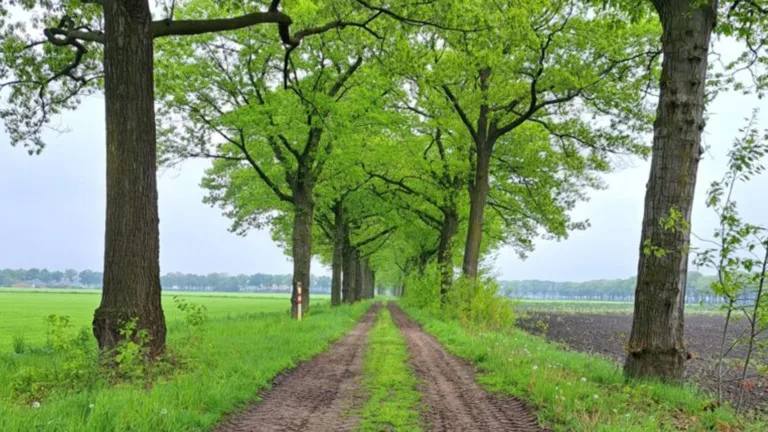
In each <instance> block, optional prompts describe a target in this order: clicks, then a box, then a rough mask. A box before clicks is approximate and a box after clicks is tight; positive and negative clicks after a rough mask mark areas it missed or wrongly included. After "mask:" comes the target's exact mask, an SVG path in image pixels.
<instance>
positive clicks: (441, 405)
mask: <svg viewBox="0 0 768 432" xmlns="http://www.w3.org/2000/svg"><path fill="white" fill-rule="evenodd" d="M379 306H380V305H379V304H377V305H376V306H374V307H372V308H371V310H370V311H368V313H366V315H365V316H364V317H363V319H362V320H361V321H360V322H359V323H358V324H357V325H356V326H355V328H354V329H353V330H352V331H351V332H350V333H348V334H347V335H346V336H344V337H343V338H342V339H340V340H339V341H337V342H335V343H334V344H333V345H331V347H330V349H329V350H328V351H326V352H325V353H322V354H320V355H318V356H317V357H315V358H314V359H312V360H311V361H309V362H306V363H303V364H301V365H299V366H298V367H296V369H295V370H293V371H291V372H288V373H286V374H284V375H281V376H280V377H278V378H277V379H276V380H275V382H274V383H273V388H272V390H271V391H269V392H266V393H264V395H263V400H262V401H261V402H259V403H256V404H253V405H251V406H250V407H249V408H248V409H246V410H245V411H243V412H240V413H238V414H235V415H233V416H231V417H230V418H228V419H227V420H225V421H224V422H223V423H221V424H220V425H219V427H218V428H217V431H218V432H235V431H237V432H256V431H264V432H345V431H355V430H357V429H358V428H359V419H358V418H357V417H356V415H355V412H356V411H357V410H359V409H360V408H361V407H362V406H363V405H364V404H365V403H366V401H367V396H366V394H365V391H364V390H363V388H362V375H363V370H362V369H363V358H364V355H365V349H366V346H367V344H368V332H369V330H370V329H371V327H372V325H373V322H374V320H375V316H376V312H377V311H378V309H379ZM389 308H390V311H391V312H392V317H393V319H394V321H395V323H396V324H397V326H398V328H400V330H401V331H402V332H403V335H404V336H405V338H406V341H407V342H408V353H409V356H410V359H409V364H410V366H411V367H412V369H413V371H414V374H415V375H416V376H417V377H418V379H419V380H420V385H419V387H418V390H419V391H420V392H421V394H422V400H421V403H422V406H423V411H422V413H421V414H422V423H423V425H424V429H425V430H427V431H435V432H443V431H457V432H458V431H461V432H464V431H472V432H496V431H504V432H528V431H537V432H538V431H541V429H540V428H539V426H538V423H537V421H536V418H535V416H533V414H532V413H531V412H530V410H528V409H527V408H526V407H525V406H524V405H523V404H522V403H521V402H519V401H517V400H515V399H512V398H500V397H497V396H494V395H492V394H490V393H489V392H487V391H485V390H483V389H482V387H480V385H479V384H477V382H476V381H475V371H474V368H473V367H472V365H471V364H469V363H468V362H466V361H463V360H460V359H458V358H456V357H454V356H453V355H451V354H450V353H448V352H447V351H446V350H445V348H443V346H442V345H440V343H439V342H437V340H435V339H434V338H433V337H432V336H430V335H428V334H426V333H424V332H423V331H422V330H421V329H420V328H419V326H418V325H417V324H416V323H415V322H413V321H412V320H411V319H410V318H408V316H406V315H405V313H404V312H403V311H402V310H400V309H399V308H398V307H397V306H396V305H394V304H393V303H390V304H389Z"/></svg>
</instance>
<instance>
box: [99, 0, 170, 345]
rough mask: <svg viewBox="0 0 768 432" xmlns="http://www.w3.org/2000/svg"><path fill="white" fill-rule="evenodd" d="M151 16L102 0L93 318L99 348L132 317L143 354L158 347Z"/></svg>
mask: <svg viewBox="0 0 768 432" xmlns="http://www.w3.org/2000/svg"><path fill="white" fill-rule="evenodd" d="M150 24H151V16H150V12H149V4H148V2H147V0H123V1H109V2H104V25H105V45H104V88H105V90H104V94H105V104H106V126H107V211H106V229H105V239H104V240H105V243H104V246H105V248H104V283H103V290H102V296H101V304H100V305H99V308H98V309H96V312H95V314H94V317H93V334H94V336H96V340H97V341H98V344H99V348H100V349H101V350H102V351H109V350H111V349H113V348H115V347H116V346H117V344H118V343H119V342H120V341H121V335H120V329H121V327H123V326H124V325H125V323H126V321H129V320H132V319H137V320H138V322H137V324H138V329H145V330H147V332H148V335H149V337H150V342H149V348H150V354H151V355H153V356H157V355H159V354H161V353H162V352H163V350H164V348H165V334H166V327H165V317H164V316H163V307H162V304H161V300H160V298H161V296H160V293H161V288H160V259H159V250H160V234H159V227H158V225H159V217H158V213H157V179H156V173H157V160H156V158H157V156H156V145H157V143H156V132H155V105H154V86H153V65H152V61H153V46H152V36H151V30H150Z"/></svg>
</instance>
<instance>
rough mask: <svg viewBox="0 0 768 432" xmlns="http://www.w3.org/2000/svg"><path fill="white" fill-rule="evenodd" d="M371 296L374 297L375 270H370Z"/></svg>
mask: <svg viewBox="0 0 768 432" xmlns="http://www.w3.org/2000/svg"><path fill="white" fill-rule="evenodd" d="M371 298H372V299H373V298H376V272H375V271H373V270H371Z"/></svg>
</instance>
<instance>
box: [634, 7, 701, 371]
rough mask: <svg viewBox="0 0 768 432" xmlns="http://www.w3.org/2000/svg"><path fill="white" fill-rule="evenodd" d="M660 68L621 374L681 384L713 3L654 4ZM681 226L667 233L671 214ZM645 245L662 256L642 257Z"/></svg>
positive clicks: (645, 254) (645, 255) (677, 225)
mask: <svg viewBox="0 0 768 432" xmlns="http://www.w3.org/2000/svg"><path fill="white" fill-rule="evenodd" d="M654 5H655V6H656V9H657V11H658V13H659V16H660V18H661V22H662V27H663V36H662V50H663V59H664V60H663V63H662V75H661V85H660V90H661V92H660V98H659V105H658V108H657V112H656V121H655V123H654V137H653V155H652V158H651V172H650V178H649V180H648V185H647V189H646V195H645V215H644V217H643V230H642V236H641V242H640V260H639V264H638V277H637V288H636V290H635V311H634V319H633V322H632V334H631V336H630V341H629V353H628V356H627V361H626V364H625V365H624V373H625V375H626V376H627V377H628V378H645V377H649V378H658V379H661V380H665V381H680V380H682V378H683V372H684V368H685V359H686V351H685V346H684V343H683V329H684V316H683V313H684V308H685V286H686V277H687V273H688V245H689V240H690V220H691V209H692V203H693V196H694V187H695V184H696V173H697V169H698V164H699V158H700V156H701V152H702V149H701V132H702V130H703V129H704V90H705V89H704V87H705V81H706V72H707V56H708V50H709V42H710V37H711V34H712V30H713V28H714V25H715V19H716V14H715V10H716V4H715V3H714V2H712V1H710V2H709V3H702V2H698V1H695V0H668V1H666V2H665V1H662V0H656V1H654ZM673 210H674V211H677V212H679V213H680V214H681V215H682V221H681V222H682V223H681V224H676V226H675V228H674V229H665V228H664V227H662V226H661V225H660V222H661V221H662V220H663V219H664V218H667V217H668V216H669V215H670V212H671V211H673ZM647 246H651V247H652V248H654V249H656V248H659V249H658V250H662V251H663V254H661V255H659V254H656V253H645V251H646V249H647Z"/></svg>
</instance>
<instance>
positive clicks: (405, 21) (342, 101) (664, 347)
mask: <svg viewBox="0 0 768 432" xmlns="http://www.w3.org/2000/svg"><path fill="white" fill-rule="evenodd" d="M159 3H160V4H159V5H158V7H157V8H156V9H152V8H151V7H150V4H149V1H148V0H70V1H67V0H38V1H34V0H10V1H9V2H4V3H3V4H2V5H0V34H2V42H0V91H1V92H2V94H3V96H4V97H5V102H4V104H3V105H2V107H0V117H2V118H3V120H4V121H5V125H6V129H7V130H8V132H9V135H10V137H11V140H12V143H13V144H21V145H24V146H26V148H27V149H28V150H29V151H30V152H32V153H35V152H39V151H40V150H41V149H42V147H43V144H44V143H43V141H42V132H43V131H44V129H45V128H46V127H49V124H50V121H51V120H52V118H53V117H54V116H55V115H56V114H58V113H60V112H61V111H63V110H69V109H75V108H76V107H77V105H78V103H79V101H80V100H81V99H82V98H83V97H86V96H88V95H92V94H96V93H100V92H103V94H104V96H105V99H104V100H105V109H106V127H107V142H106V146H107V209H106V229H105V233H106V237H105V255H104V272H103V294H102V302H101V305H100V307H99V309H98V310H97V311H96V313H95V316H94V321H93V328H94V335H95V336H96V338H97V340H98V342H99V346H100V347H101V348H102V349H103V350H105V351H109V350H110V349H112V348H114V347H115V345H116V344H118V343H119V342H120V338H121V334H120V331H119V329H120V326H121V325H122V323H124V322H125V321H126V320H127V319H130V318H138V323H139V327H140V328H142V329H146V330H147V331H148V333H149V335H150V337H151V338H150V341H151V342H150V344H151V348H152V353H153V354H154V355H158V354H160V353H162V351H163V349H164V346H165V332H166V330H165V328H166V327H165V320H164V316H163V311H162V306H161V304H160V292H161V279H160V270H159V256H158V250H159V235H158V213H157V199H158V197H157V184H156V172H157V166H158V164H173V163H179V162H182V161H184V160H186V159H190V158H206V159H210V160H212V165H211V168H210V169H209V170H208V171H207V172H206V174H205V178H204V179H203V181H202V187H203V188H204V189H205V190H206V191H207V197H206V202H207V203H209V204H211V205H215V206H218V207H220V208H221V209H222V212H223V213H224V214H225V215H226V216H227V217H228V218H230V219H231V220H232V229H233V231H235V232H237V233H239V234H243V235H246V234H247V233H248V231H249V230H251V229H253V228H261V227H269V228H270V229H271V232H272V235H273V238H274V239H275V240H276V241H277V242H278V243H279V244H281V245H282V246H283V247H284V249H285V251H286V253H288V254H289V255H290V256H292V257H293V264H294V268H293V275H292V286H293V292H294V295H293V298H292V300H291V304H292V306H293V308H292V309H293V311H294V313H295V310H296V306H297V304H296V302H297V298H296V289H297V287H299V286H301V287H302V288H303V289H304V292H305V294H304V296H303V297H302V298H303V301H304V302H305V304H304V305H303V306H304V308H305V310H307V309H308V308H309V307H310V300H311V292H313V286H312V284H313V281H312V280H311V276H310V274H311V273H310V270H311V268H310V263H311V259H312V257H318V258H319V259H320V260H321V261H323V262H324V263H327V264H329V265H330V267H331V268H332V277H331V294H332V303H333V304H335V305H337V304H340V303H342V302H354V301H358V300H361V299H365V298H370V297H372V296H373V295H374V289H373V287H374V286H375V285H376V284H377V281H378V282H379V283H382V282H383V283H385V284H386V285H388V286H399V287H402V288H403V289H405V291H406V295H407V293H408V287H407V286H406V285H407V284H406V282H407V281H408V280H411V279H412V278H414V277H419V276H423V275H425V274H428V273H429V269H431V268H436V269H437V271H438V273H439V280H438V281H437V282H436V283H438V284H439V285H440V287H439V291H438V292H439V294H438V295H437V296H436V298H435V302H437V303H438V304H439V303H440V302H443V301H445V299H447V298H448V297H449V295H450V293H451V290H452V289H453V287H454V285H455V280H456V278H457V274H456V271H455V270H456V269H459V268H460V276H459V277H461V278H464V279H467V280H469V281H476V280H478V278H479V277H480V276H482V268H483V262H482V258H483V257H486V256H490V255H491V254H492V253H493V251H495V250H497V249H498V248H500V247H502V246H511V247H512V248H514V249H515V250H516V251H517V252H518V253H519V254H520V255H521V256H525V255H526V254H527V253H529V252H530V251H531V250H532V249H533V247H534V242H535V240H536V239H537V238H539V237H546V238H556V239H559V238H565V237H567V235H568V233H569V232H571V231H573V230H581V229H586V228H587V227H588V226H589V222H588V221H584V220H575V219H573V218H572V216H571V210H572V209H573V208H574V206H575V205H576V204H577V203H578V202H580V201H582V200H584V199H586V198H587V196H588V193H589V191H590V190H592V189H597V188H602V187H605V185H604V184H603V183H602V181H601V174H602V173H605V172H609V171H611V170H612V169H613V167H614V166H613V165H614V162H615V161H616V159H617V157H626V156H632V155H635V156H639V157H648V156H650V157H651V173H650V177H649V182H648V186H647V192H646V200H645V216H644V221H643V227H642V228H643V229H642V240H641V244H640V249H641V255H640V261H639V264H638V275H637V279H636V286H635V296H634V298H635V314H634V323H633V330H632V335H631V337H630V342H629V356H628V361H627V364H626V367H625V372H626V374H627V376H628V377H631V378H639V377H647V376H651V377H658V378H661V379H664V380H669V381H678V380H680V379H681V378H682V372H683V362H684V360H685V356H686V352H685V347H684V345H683V326H684V321H683V311H684V304H685V298H686V289H685V287H686V284H687V281H686V277H687V274H688V273H687V263H688V245H689V240H690V218H691V202H692V199H693V191H694V186H695V183H696V172H697V165H698V161H699V159H700V157H701V152H702V150H701V134H702V131H703V130H704V127H705V123H704V118H705V108H706V103H707V102H708V101H709V100H710V99H711V98H710V97H709V95H711V94H714V92H715V91H718V90H723V89H728V88H731V87H734V86H737V85H738V86H740V81H738V78H737V76H736V75H735V73H736V72H737V71H739V70H749V71H750V72H751V75H750V76H751V77H752V78H753V81H752V83H753V85H752V86H751V89H752V90H755V91H760V90H761V89H762V85H763V84H764V83H765V78H764V76H762V75H761V71H760V70H759V69H758V67H759V65H761V64H763V61H764V60H765V52H764V44H765V41H766V37H765V34H764V32H763V30H764V29H765V28H766V22H765V21H766V17H767V16H768V2H766V1H765V0H749V1H744V0H733V1H731V2H717V1H716V0H708V1H698V0H697V1H694V0H618V1H612V2H602V1H600V2H597V1H589V0H530V1H525V2H517V1H516V2H513V1H508V0H498V1H494V2H465V1H458V0H445V1H434V2H413V3H408V2H399V1H395V0H341V1H323V0H307V1H285V2H281V1H280V0H272V1H248V2H243V1H235V0H231V1H230V0H226V1H213V0H178V1H171V0H168V1H164V2H162V1H161V2H159ZM713 34H720V35H724V36H729V37H732V38H735V39H738V40H739V42H740V43H741V44H742V46H743V47H744V54H743V55H741V56H739V57H738V58H737V59H736V60H734V61H733V62H732V63H730V64H728V65H725V68H724V71H722V72H721V73H718V74H709V75H708V70H710V67H709V64H708V58H709V56H710V54H711V53H710V52H709V49H710V45H711V42H712V38H713ZM740 88H741V89H743V87H741V86H740ZM651 134H652V136H653V140H652V145H649V144H651V143H649V136H651ZM670 221H672V222H671V223H670ZM648 251H656V252H657V253H648ZM659 251H662V252H663V253H659Z"/></svg>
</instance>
